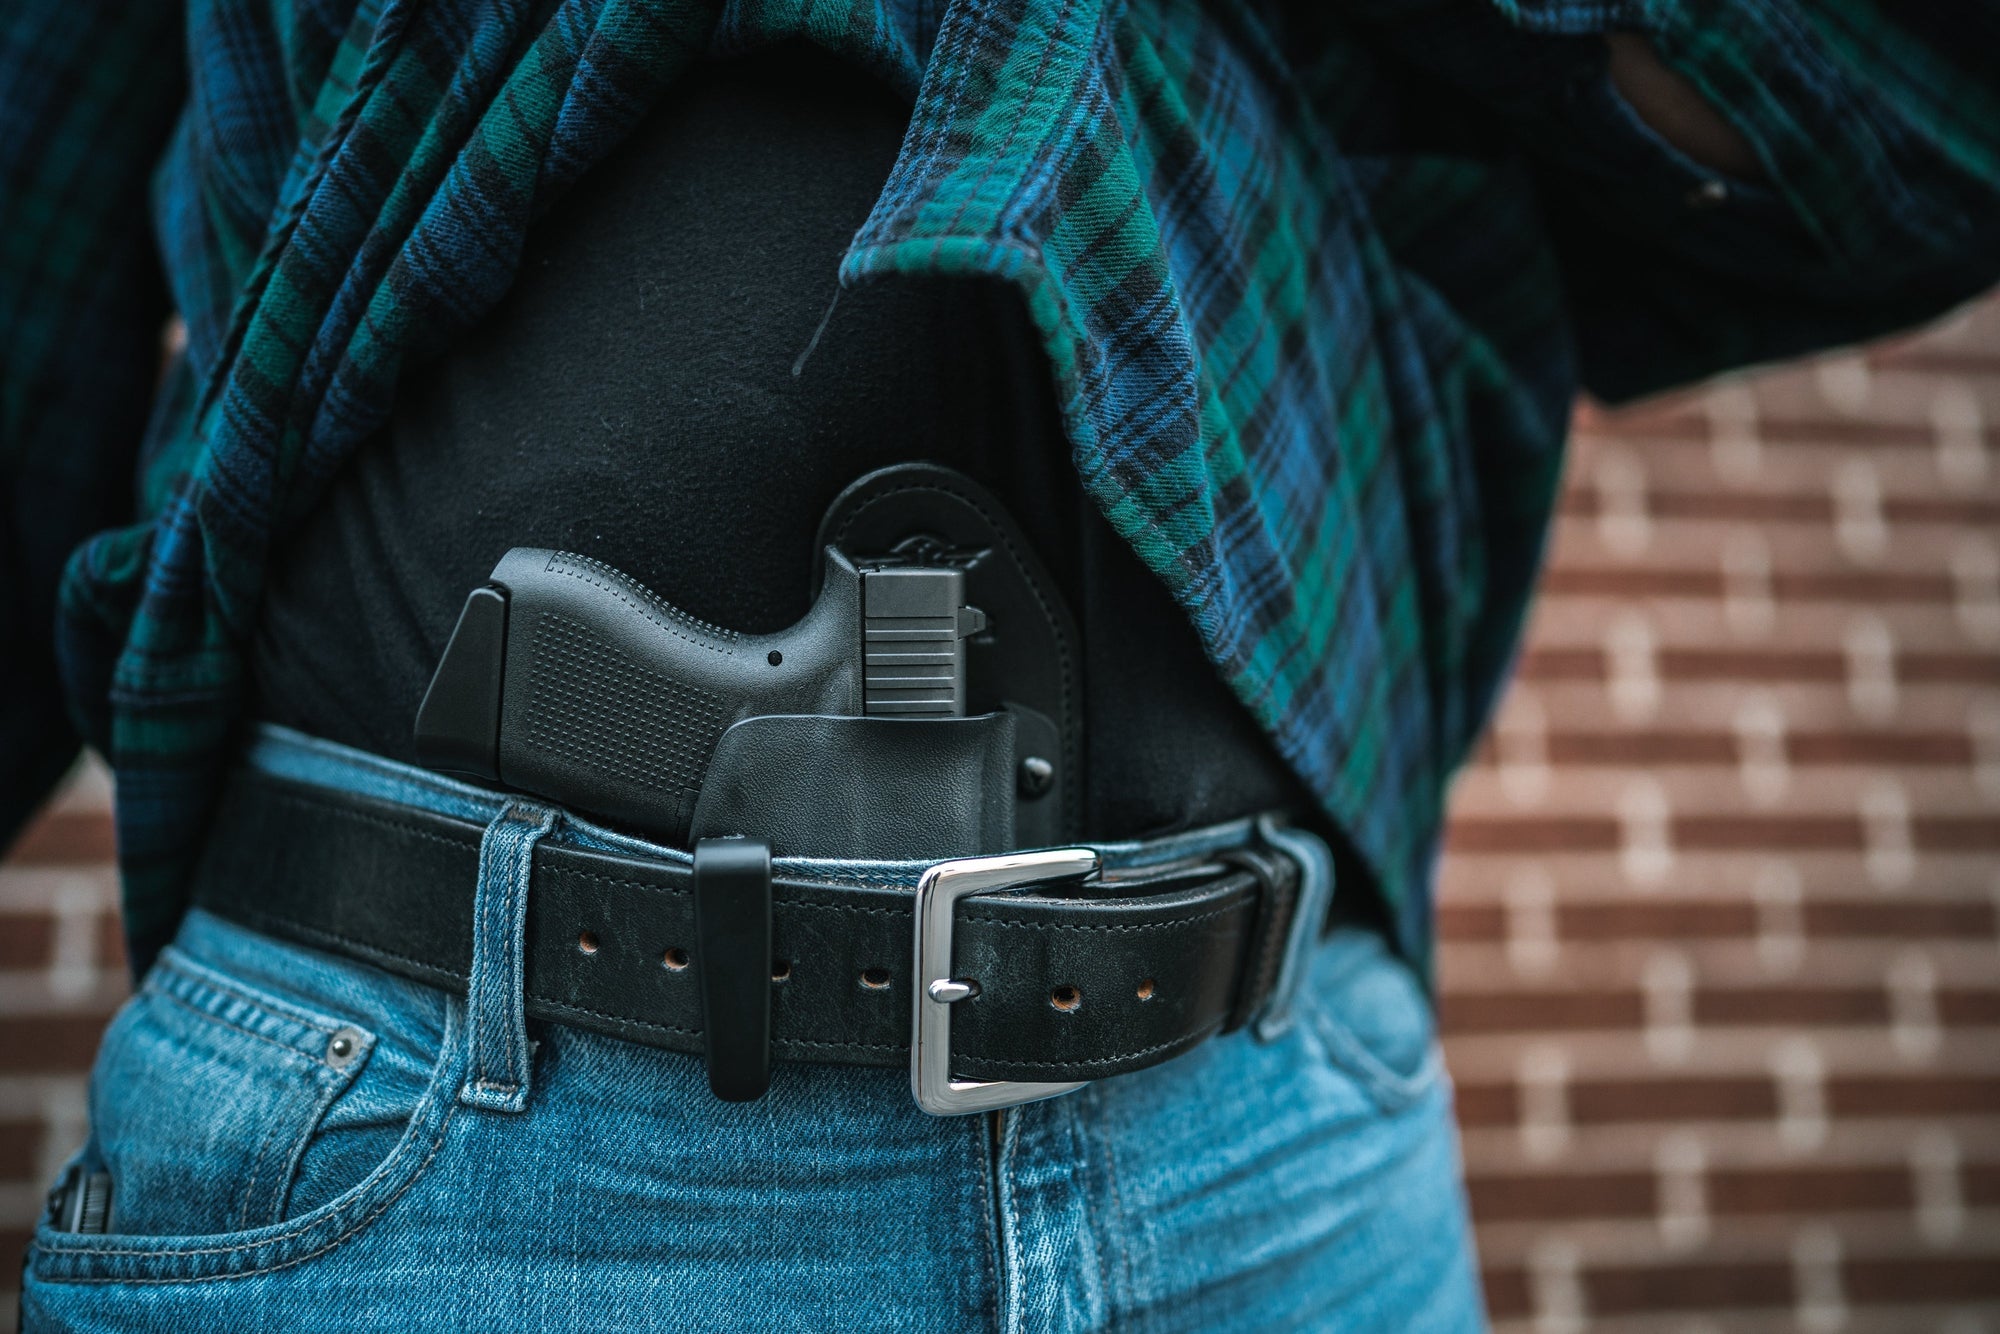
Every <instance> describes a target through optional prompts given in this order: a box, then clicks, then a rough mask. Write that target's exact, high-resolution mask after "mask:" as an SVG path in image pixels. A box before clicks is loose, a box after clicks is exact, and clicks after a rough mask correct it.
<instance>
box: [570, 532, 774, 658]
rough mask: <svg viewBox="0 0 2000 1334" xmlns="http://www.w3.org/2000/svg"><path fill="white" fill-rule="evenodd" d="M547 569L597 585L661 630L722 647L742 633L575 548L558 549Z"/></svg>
mask: <svg viewBox="0 0 2000 1334" xmlns="http://www.w3.org/2000/svg"><path fill="white" fill-rule="evenodd" d="M547 572H548V573H550V574H557V575H563V576H565V577H567V578H571V579H581V580H583V581H584V582H585V583H587V584H592V585H595V586H596V587H598V588H600V589H602V590H604V591H605V592H607V593H609V594H611V595H612V596H613V597H615V598H617V599H618V600H619V601H620V602H623V603H624V604H625V605H626V606H628V607H630V608H631V609H632V610H633V611H636V612H638V613H639V614H640V615H641V616H644V617H645V618H646V619H647V620H649V621H651V622H652V623H653V624H654V625H657V626H659V627H660V628H661V629H662V630H665V631H667V632H668V633H669V634H672V635H676V636H678V637H680V638H682V639H686V638H688V637H689V635H690V634H691V635H693V636H694V637H695V638H696V639H697V640H700V639H713V640H716V641H718V643H717V645H715V647H717V648H721V646H722V645H729V644H734V643H735V642H736V641H737V640H738V639H741V638H742V637H743V636H742V635H740V634H739V633H737V632H736V631H734V630H731V629H728V628H726V627H724V626H720V625H715V624H712V623H710V622H708V621H704V620H702V619H701V618H700V617H699V616H690V615H688V614H687V613H686V612H684V611H682V610H681V609H680V608H679V607H676V606H674V605H673V604H672V603H671V602H668V601H667V600H666V599H664V598H662V597H660V596H659V595H658V594H656V593H655V592H653V590H652V589H650V588H648V587H646V586H645V585H644V584H642V583H640V582H639V581H638V580H637V579H634V578H633V577H632V576H631V575H629V574H627V573H625V572H624V571H623V570H620V569H616V568H614V567H612V566H609V565H606V564H605V563H604V562H603V561H601V560H592V559H591V558H590V557H588V556H579V555H577V554H576V553H575V552H573V551H555V552H551V553H550V554H549V563H548V566H547ZM725 651H726V650H725Z"/></svg>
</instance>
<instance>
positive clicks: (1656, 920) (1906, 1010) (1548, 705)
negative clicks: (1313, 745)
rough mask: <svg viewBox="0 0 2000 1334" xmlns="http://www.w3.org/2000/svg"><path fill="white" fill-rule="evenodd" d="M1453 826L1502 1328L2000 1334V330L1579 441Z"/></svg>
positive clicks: (100, 872)
mask: <svg viewBox="0 0 2000 1334" xmlns="http://www.w3.org/2000/svg"><path fill="white" fill-rule="evenodd" d="M107 800H108V790H107V788H106V787H105V784H104V782H103V780H102V778H101V777H100V776H98V775H96V774H94V773H90V772H86V773H85V774H84V775H83V776H82V778H81V779H80V781H79V782H77V783H76V784H74V785H73V786H72V787H71V789H70V790H69V791H68V792H67V793H66V794H65V795H64V796H63V797H62V798H61V800H60V801H59V802H58V804H57V805H56V806H55V807H54V808H53V809H52V811H51V812H50V813H49V814H48V815H47V816H46V817H45V818H44V819H43V821H42V822H41V823H40V824H39V825H38V826H37V827H36V828H35V829H34V830H33V831H32V832H31V833H30V834H29V835H28V836H27V837H26V838H25V839H24V841H23V842H22V843H21V845H20V846H18V847H17V848H15V849H14V851H13V854H12V856H11V858H10V860H9V862H8V863H7V864H6V866H5V867H4V868H0V1255H6V1256H9V1257H11V1256H13V1255H15V1254H18V1252H19V1248H20V1245H21V1244H22V1242H23V1241H24V1239H25V1235H26V1230H27V1228H28V1226H29V1225H30V1223H31V1220H32V1219H33V1217H34V1214H35V1212H36V1210H37V1208H38V1206H39V1201H40V1194H41V1189H42V1184H43V1182H44V1181H45V1180H46V1179H47V1178H48V1177H49V1176H50V1175H51V1173H52V1172H53V1170H54V1168H55V1166H56V1164H57V1162H58V1161H59V1160H60V1158H61V1157H62V1156H63V1155H64V1154H65V1153H67V1151H68V1150H69V1148H70V1147H71V1146H72V1145H73V1144H74V1143H75V1142H76V1140H77V1139H78V1137H79V1136H80V1134H81V1128H82V1119H83V1078H84V1075H85V1072H86V1071H87V1069H88V1064H89V1059H90V1051H91V1047H92V1044H93V1041H94V1038H95V1034H96V1032H97V1030H98V1028H99V1027H101V1025H102V1023H103V1022H104V1019H105V1018H106V1017H107V1015H108V1014H109V1012H110V1010H111V1009H112V1008H113V1006H114V1005H115V1004H116V1001H117V999H118V997H119V995H120V994H121V992H122V990H123V978H122V972H121V967H122V965H121V964H120V962H119V955H118V945H117V933H116V927H115V920H114V917H113V915H112V914H113V901H114V882H113V877H112V875H111V872H110V870H109V868H108V865H107V861H108V857H109V852H110V835H109V831H108V827H107V824H106V814H105V812H106V808H107ZM1455 809H1456V818H1455V821H1454V825H1453V829H1452V834H1451V849H1450V855H1449V856H1448V858H1447V860H1446V864H1445V871H1444V888H1443V895H1442V902H1443V906H1442V923H1441V925H1442V936H1443V942H1444V943H1443V948H1442V953H1441V960H1440V967H1441V975H1442V980H1443V992H1444V994H1443V1008H1444V1024H1445V1029H1446V1046H1447V1049H1448V1052H1449V1055H1450V1060H1451V1066H1452V1070H1453V1072H1454V1075H1455V1077H1456V1078H1457V1081H1458V1088H1459V1106H1460V1113H1461V1116H1462V1119H1463V1122H1464V1142H1465V1154H1466V1160H1467V1168H1468V1173H1469V1176H1470V1180H1471V1189H1472V1197H1473V1209H1474V1214H1475V1218H1476V1221H1477V1223H1478V1228H1479V1240H1480V1247H1481V1252H1482V1257H1483V1260H1484V1263H1485V1267H1486V1275H1487V1290H1488V1293H1489V1297H1490V1301H1491V1305H1492V1310H1493V1315H1494V1318H1495V1321H1496V1324H1497V1325H1498V1326H1499V1328H1500V1329H1501V1330H1503V1331H1519V1332H1520V1334H1530V1332H1532V1334H1577V1332H1580V1331H1583V1330H1586V1329H1588V1330H1599V1331H1606V1332H1607V1334H1622V1332H1624V1331H1637V1330H1649V1331H1650V1330H1657V1331H1661V1334H1711V1332H1714V1331H1737V1330H1741V1331H1746V1332H1751V1334H1755V1332H1759V1331H1767V1330H1768V1331H1779V1330H1783V1331H1799V1332H1800V1334H1834V1332H1835V1331H1846V1332H1851V1334H1872V1332H1873V1331H1883V1332H1885V1334H1887V1332H1889V1331H1894V1332H1895V1334H1905V1332H1906V1331H1916V1332H1921V1334H1981V1332H1982V1331H1983V1332H1984V1334H2000V305H1989V306H1986V307H1983V308H1980V309H1978V310H1976V311H1974V312H1972V313H1971V314H1969V315H1967V316H1964V317H1961V318H1960V319H1958V320H1956V321H1954V322H1952V323H1950V324H1949V325H1947V326H1946V327H1944V328H1941V329H1938V330H1935V331H1932V332H1931V333H1929V334H1927V335H1925V336H1923V337H1921V338H1918V339H1914V340H1909V341H1905V342H1902V343H1899V344H1897V345H1894V346H1892V347H1888V348H1884V349H1880V350H1877V351H1874V352H1872V353H1870V354H1868V355H1867V356H1865V357H1844V358H1836V359H1831V360H1827V361H1824V362H1821V363H1817V364H1815V365H1812V366H1807V367H1803V368H1797V369H1790V370H1785V371H1782V372H1777V373H1772V374H1766V375H1762V376H1759V377H1756V378H1753V379H1745V380H1740V381H1735V382H1731V383H1728V384H1724V385H1721V386H1718V387H1714V388H1711V389H1708V390H1706V391H1704V392H1702V393H1699V394H1696V395H1693V396H1688V397H1683V398H1680V399H1676V400H1674V401H1671V402H1667V403H1661V404H1656V405H1652V406H1649V407H1647V408H1645V409H1643V410H1640V411H1636V412H1629V413H1625V414H1618V415H1604V414H1600V413H1595V412H1590V411H1585V412H1583V413H1582V414H1581V415H1580V418H1579V436H1578V440H1577V445H1576V451H1575V455H1574V459H1573V462H1572V466H1571V473H1570V483H1569V489H1568V492H1567V495H1566V497H1565V500H1564V504H1563V510H1562V518H1561V522H1560V524H1559V526H1558V529H1557V533H1556V541H1555V548H1554V553H1553V564H1552V567H1551V569H1550V571H1549V575H1548V579H1547V582H1546V585H1545V595H1544V596H1543V598H1542V600H1541V602H1540V604H1539V606H1538V609H1537V612H1536V615H1535V619H1534V623H1533V627H1532V631H1531V637H1530V645H1529V648H1528V651H1527V653H1526V657H1525V660H1524V663H1523V669H1522V673H1521V679H1520V680H1519V682H1518V683H1517V685H1516V687H1515V689H1514V690H1513V691H1512V693H1511V694H1510V695H1509V697H1508V700H1507V702H1506V705H1505V708H1504V710H1503V712H1502V715H1501V717H1500V720H1499V723H1498V725H1497V727H1496V728H1495V730H1494V732H1493V734H1492V736H1491V738H1490V739H1489V741H1488V743H1487V744H1486V746H1485V747H1484V748H1483V750H1482V752H1481V754H1480V756H1479V758H1478V761H1477V762H1476V763H1475V764H1474V765H1473V767H1472V768H1471V769H1470V770H1469V771H1468V772H1467V774H1466V775H1465V777H1464V779H1463V781H1462V782H1461V783H1460V784H1459V787H1458V790H1457V792H1456V795H1455ZM13 1280H14V1271H13V1265H12V1261H11V1259H10V1260H8V1261H7V1262H6V1264H5V1266H4V1268H0V1283H4V1284H11V1283H12V1282H13ZM6 1300H7V1306H8V1308H11V1297H9V1298H8V1299H6ZM0 1324H4V1318H0Z"/></svg>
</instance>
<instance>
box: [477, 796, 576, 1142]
mask: <svg viewBox="0 0 2000 1334" xmlns="http://www.w3.org/2000/svg"><path fill="white" fill-rule="evenodd" d="M557 818H558V814H557V811H556V810H555V808H554V807H552V806H543V805H540V804H538V803H535V802H529V801H511V802H509V803H508V804H507V808H506V809H505V810H503V811H501V812H500V814H498V815H496V816H494V817H493V822H492V823H491V824H489V825H487V826H486V833H485V835H484V836H483V837H482V838H481V839H480V841H479V885H478V888H477V889H476V890H475V891H474V898H473V905H472V978H471V981H470V983H469V985H468V986H467V988H466V998H465V1011H466V1046H467V1048H468V1053H469V1059H468V1062H467V1071H466V1079H465V1085H464V1087H463V1088H461V1089H460V1090H459V1094H458V1097H459V1101H460V1102H463V1103H465V1104H466V1105H467V1106H469V1107H480V1108H484V1109H485V1110H487V1111H490V1112H519V1111H524V1110H526V1108H527V1106H528V1068H529V1060H530V1053H529V1050H528V1020H527V1014H526V1012H525V1010H524V1008H523V998H524V986H525V983H526V978H525V976H524V968H523V964H522V959H523V955H524V953H525V940H524V938H525V936H526V934H527V921H528V882H529V879H530V878H531V876H532V874H533V865H534V857H535V844H537V843H539V842H541V840H542V837H543V836H544V835H546V834H547V833H548V832H549V831H550V830H552V829H554V828H555V827H556V820H557Z"/></svg>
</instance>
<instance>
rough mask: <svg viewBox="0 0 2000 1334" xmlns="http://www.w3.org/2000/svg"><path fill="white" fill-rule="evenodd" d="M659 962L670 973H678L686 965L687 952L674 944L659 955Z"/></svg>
mask: <svg viewBox="0 0 2000 1334" xmlns="http://www.w3.org/2000/svg"><path fill="white" fill-rule="evenodd" d="M660 962H661V963H662V964H664V965H665V966H666V969H667V971H668V972H670V973H678V972H680V971H681V970H682V969H684V968H686V967H687V966H688V952H687V951H686V950H684V949H682V948H681V947H680V946H678V945H675V946H673V947H672V948H670V949H668V950H667V952H666V953H665V954H662V955H661V956H660Z"/></svg>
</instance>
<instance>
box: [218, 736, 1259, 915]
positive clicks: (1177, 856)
mask: <svg viewBox="0 0 2000 1334" xmlns="http://www.w3.org/2000/svg"><path fill="white" fill-rule="evenodd" d="M244 762H245V763H246V764H248V765H249V767H250V768H252V769H255V770H257V771H258V772H259V773H264V774H269V775H270V776H272V777H274V778H283V779H286V780H288V781H290V782H295V783H305V784H309V785H312V786H315V787H323V788H330V789H333V790H335V791H339V792H351V793H355V794H357V795H360V796H365V797H373V798H375V799H377V800H379V801H390V802H395V803H397V804H399V805H404V806H413V807H415V808H417V809H419V810H424V811H429V812H432V813H433V814H437V815H448V816H453V817H456V818H458V819H462V820H468V821H471V822H473V823H475V824H482V825H483V824H487V823H490V822H491V821H492V820H493V819H494V818H495V817H496V816H498V815H499V814H500V813H501V812H502V811H503V810H505V809H506V808H507V806H508V804H509V801H510V800H511V799H510V797H509V796H508V795H507V794H506V793H503V792H496V791H493V790H492V789H490V788H483V787H476V786H474V785H473V784H471V783H464V782H460V781H459V780H457V779H454V778H447V777H445V776H444V775H442V774H438V773H433V772H431V771H430V770H427V769H419V768H417V767H416V766H415V765H409V764H403V763H400V762H398V761H396V760H390V759H384V758H383V757H382V756H380V755H373V754H370V753H369V752H367V751H363V750H356V749H354V748H353V747H351V746H343V745H340V744H338V743H336V742H332V741H324V740H321V739H320V738H318V737H311V736H307V735H305V734H304V733H302V732H296V731H293V730H292V729H291V728H288V727H280V726H278V725H277V724H275V723H263V724H259V726H258V728H257V731H256V734H255V736H254V738H253V739H252V741H251V743H250V746H249V748H248V749H247V751H246V752H245V755H244ZM1258 827H1259V822H1258V820H1257V819H1256V818H1255V817H1245V818H1243V819H1239V820H1229V821H1225V822H1223V823H1221V824H1213V825H1207V826H1205V827H1203V828H1200V829H1190V830H1187V831H1184V832H1181V833H1174V834H1168V835H1164V836H1162V837H1159V838H1148V839H1124V840H1117V841H1112V842H1091V841H1088V840H1078V841H1076V842H1074V843H1071V844H1069V845H1068V846H1073V847H1087V848H1093V849H1095V850H1096V851H1097V853H1098V855H1099V856H1100V857H1102V858H1103V862H1104V866H1105V868H1106V869H1107V870H1131V869H1139V868H1144V867H1148V866H1159V865H1165V864H1169V863H1172V862H1179V861H1185V860H1188V859H1189V858H1196V857H1202V856H1206V855H1209V854H1212V853H1217V852H1226V851H1228V850H1230V849H1232V848H1240V847H1243V846H1246V845H1247V844H1250V843H1252V842H1254V841H1256V840H1257V839H1258V837H1259V833H1258ZM547 838H548V839H549V841H550V842H552V843H553V844H555V845H556V846H559V847H574V848H583V849H587V850H590V851H595V852H611V853H618V854H622V855H624V856H633V857H652V858H658V859H660V860H662V861H668V862H677V863H680V864H683V865H687V864H690V863H691V862H692V860H693V859H692V856H691V854H689V853H688V852H686V851H684V850H682V849H680V848H674V847H668V846H667V845H665V844H661V843H654V842H651V841H649V840H647V839H642V838H635V837H633V836H632V835H630V834H621V833H619V832H617V831H616V830H613V829H607V828H605V827H604V826H603V825H600V824H597V823H595V822H593V821H591V820H588V819H585V818H583V817H582V816H579V815H575V814H573V813H570V812H567V811H565V812H564V814H563V818H562V820H561V822H560V823H559V824H558V825H557V826H556V827H555V828H554V829H553V830H552V831H551V832H550V833H549V834H548V835H547ZM933 865H935V861H934V860H922V861H872V860H863V859H857V858H835V857H796V856H794V857H776V858H773V859H772V869H773V870H774V871H776V872H777V873H778V874H780V875H789V876H795V877H798V878H801V879H811V880H821V881H829V882H832V883H835V884H838V883H841V882H844V881H851V882H853V883H857V884H862V883H866V884H878V885H879V884H907V885H911V886H914V885H915V884H916V883H917V881H918V879H919V878H920V877H921V876H922V875H923V873H924V871H925V870H927V869H928V868H930V867H931V866H933Z"/></svg>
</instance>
